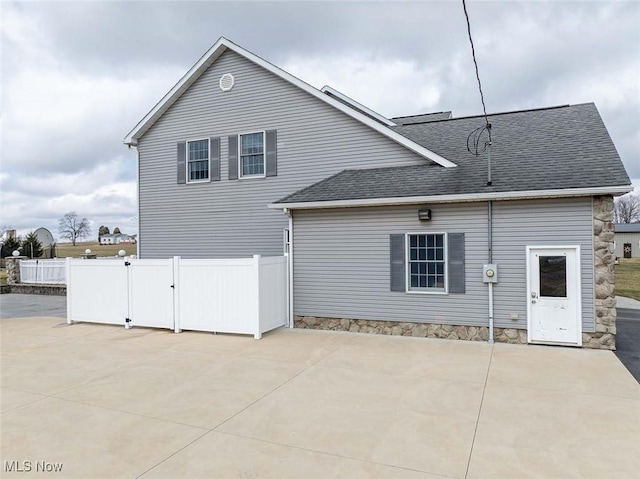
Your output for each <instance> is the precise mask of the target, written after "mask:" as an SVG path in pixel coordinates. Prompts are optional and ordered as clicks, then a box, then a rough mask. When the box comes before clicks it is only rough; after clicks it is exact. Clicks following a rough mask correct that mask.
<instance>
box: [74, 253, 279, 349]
mask: <svg viewBox="0 0 640 479" xmlns="http://www.w3.org/2000/svg"><path fill="white" fill-rule="evenodd" d="M287 273H288V268H287V258H286V257H261V256H258V255H256V256H254V257H253V258H240V259H181V258H179V257H174V258H170V259H124V260H117V259H110V260H98V259H92V260H86V259H71V258H69V259H67V322H69V323H73V322H91V323H105V324H120V325H124V326H125V327H127V328H130V327H133V326H144V327H153V328H164V329H172V330H174V331H175V332H177V333H178V332H180V331H181V330H183V329H184V330H195V331H211V332H221V333H238V334H252V335H254V337H256V338H260V337H261V336H262V333H264V332H267V331H270V330H272V329H275V328H277V327H280V326H284V325H286V324H287V319H288V308H287V305H288V278H287Z"/></svg>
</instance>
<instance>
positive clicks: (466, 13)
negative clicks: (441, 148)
mask: <svg viewBox="0 0 640 479" xmlns="http://www.w3.org/2000/svg"><path fill="white" fill-rule="evenodd" d="M462 8H463V9H464V16H465V18H466V19H467V33H468V34H469V43H470V44H471V55H472V56H473V64H474V65H475V67H476V78H477V79H478V90H480V100H481V101H482V111H483V112H484V121H485V122H486V126H485V127H483V128H482V129H483V130H484V129H485V128H486V131H487V133H488V134H489V143H491V124H490V123H489V118H488V117H487V107H486V106H485V103H484V94H483V93H482V83H481V82H480V72H479V71H478V61H477V60H476V49H475V48H474V46H473V38H472V37H471V23H470V22H469V13H468V12H467V3H466V1H465V0H462ZM473 133H475V131H474V132H473ZM473 133H472V134H471V135H473ZM480 133H482V132H480ZM471 135H469V136H471ZM479 136H480V135H478V139H479ZM468 140H469V139H467V148H469V146H468ZM474 143H475V148H476V153H475V154H476V155H478V141H477V140H476V141H474ZM469 151H471V150H469Z"/></svg>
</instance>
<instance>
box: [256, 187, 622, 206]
mask: <svg viewBox="0 0 640 479" xmlns="http://www.w3.org/2000/svg"><path fill="white" fill-rule="evenodd" d="M632 190H633V187H632V186H631V185H626V186H604V187H597V188H567V189H557V190H531V191H506V192H497V193H471V194H466V195H433V196H403V197H397V198H371V199H363V200H337V201H314V202H308V203H271V204H270V205H268V207H269V208H274V209H290V210H295V209H305V210H306V209H320V208H354V207H358V206H391V205H412V204H417V203H463V202H473V201H489V200H493V201H498V200H529V199H539V198H567V197H576V196H594V195H623V194H625V193H629V192H630V191H632Z"/></svg>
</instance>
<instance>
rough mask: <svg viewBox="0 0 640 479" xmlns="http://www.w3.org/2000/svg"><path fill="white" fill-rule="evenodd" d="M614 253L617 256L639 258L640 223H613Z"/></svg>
mask: <svg viewBox="0 0 640 479" xmlns="http://www.w3.org/2000/svg"><path fill="white" fill-rule="evenodd" d="M613 230H614V233H615V236H614V243H615V255H616V257H617V258H640V223H615V224H614V225H613Z"/></svg>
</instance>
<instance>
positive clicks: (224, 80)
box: [220, 73, 235, 91]
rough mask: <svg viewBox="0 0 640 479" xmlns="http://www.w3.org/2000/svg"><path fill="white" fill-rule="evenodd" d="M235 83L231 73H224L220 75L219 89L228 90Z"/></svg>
mask: <svg viewBox="0 0 640 479" xmlns="http://www.w3.org/2000/svg"><path fill="white" fill-rule="evenodd" d="M234 83H235V78H233V75H232V74H231V73H225V74H224V75H222V76H221V77H220V89H221V90H222V91H229V90H231V89H232V88H233V84H234Z"/></svg>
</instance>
